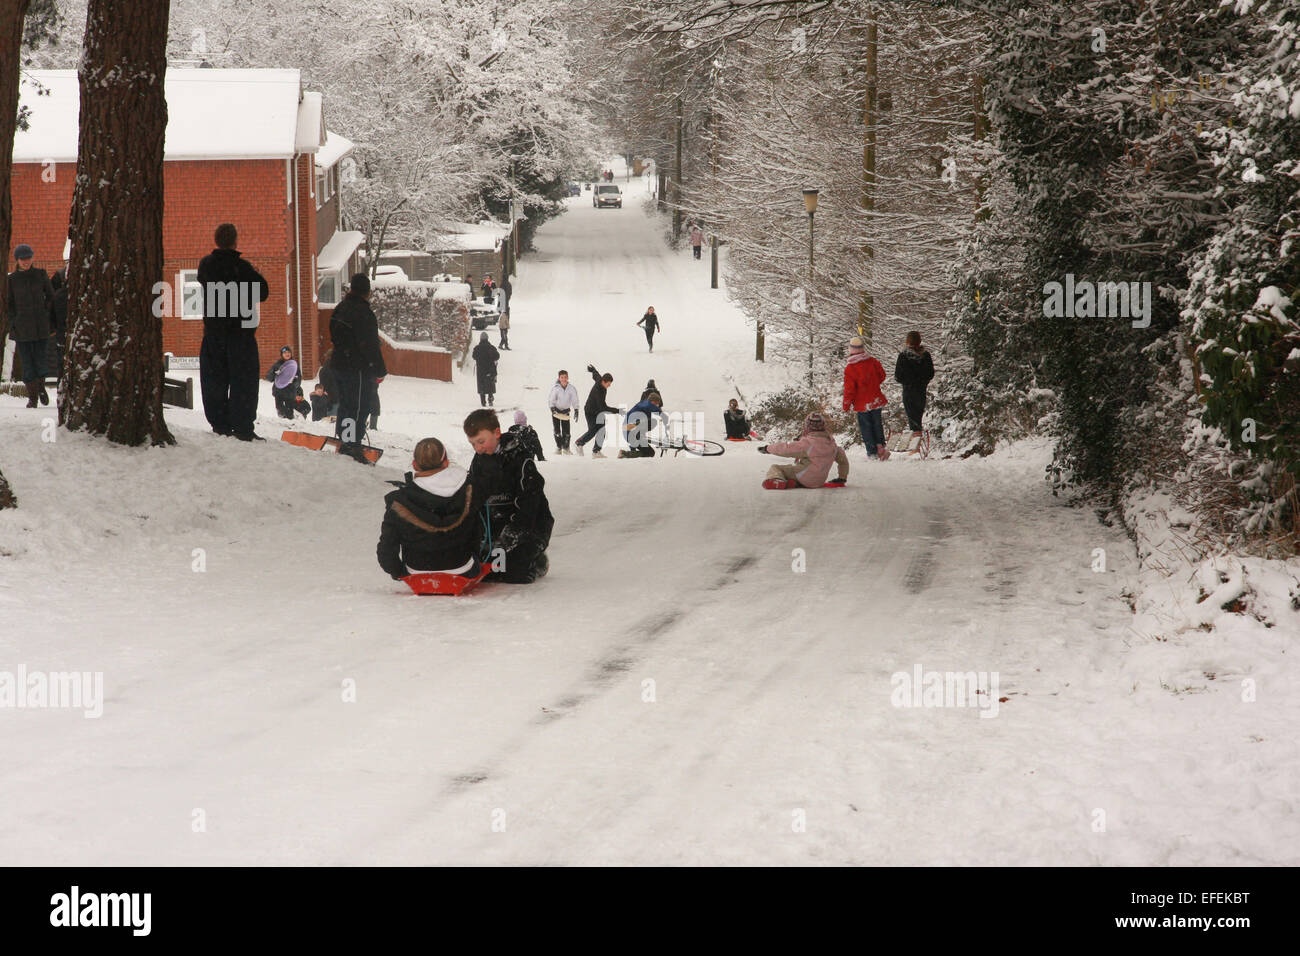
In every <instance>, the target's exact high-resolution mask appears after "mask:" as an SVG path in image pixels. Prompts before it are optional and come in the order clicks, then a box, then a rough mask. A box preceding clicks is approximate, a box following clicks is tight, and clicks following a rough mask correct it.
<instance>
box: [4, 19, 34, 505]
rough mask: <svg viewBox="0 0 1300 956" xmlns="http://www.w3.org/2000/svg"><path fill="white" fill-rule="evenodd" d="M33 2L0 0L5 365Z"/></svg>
mask: <svg viewBox="0 0 1300 956" xmlns="http://www.w3.org/2000/svg"><path fill="white" fill-rule="evenodd" d="M30 3H31V0H0V255H3V256H4V257H5V262H4V268H0V366H3V365H4V354H5V339H6V338H7V337H8V335H9V315H8V310H7V309H6V307H5V302H6V301H8V299H7V296H6V294H5V293H6V281H7V276H8V273H9V240H10V238H11V237H12V231H13V216H14V208H13V200H12V197H11V196H10V194H9V183H10V182H11V180H12V174H13V166H12V164H11V163H10V158H11V157H12V156H13V154H14V131H15V129H16V128H17V126H18V81H19V76H20V68H21V65H22V58H21V54H22V44H23V20H24V18H25V17H26V16H27V7H28V5H29V4H30ZM3 374H4V369H3V367H0V378H2V377H3ZM0 483H2V480H0ZM6 489H7V486H6ZM0 507H3V506H2V505H0Z"/></svg>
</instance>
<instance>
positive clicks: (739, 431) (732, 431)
mask: <svg viewBox="0 0 1300 956" xmlns="http://www.w3.org/2000/svg"><path fill="white" fill-rule="evenodd" d="M722 425H723V427H724V428H726V429H727V440H728V441H749V440H750V439H751V438H756V437H758V436H757V435H755V434H754V427H753V426H752V425H750V424H749V419H748V418H746V417H745V410H744V409H743V408H741V407H740V403H739V402H737V401H736V400H735V399H734V398H733V399H732V400H731V401H730V402H728V403H727V410H726V411H725V412H723V413H722Z"/></svg>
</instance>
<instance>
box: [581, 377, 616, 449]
mask: <svg viewBox="0 0 1300 956" xmlns="http://www.w3.org/2000/svg"><path fill="white" fill-rule="evenodd" d="M587 371H588V372H590V373H591V380H592V382H593V383H594V384H593V385H592V386H591V391H590V392H588V393H587V403H586V404H585V405H583V406H582V414H583V415H584V416H585V417H586V419H587V430H586V431H585V432H583V434H582V437H581V438H579V439H578V440H577V441H575V442H574V443H573V444H574V446H575V447H576V448H577V449H578V454H579V455H581V454H582V446H583V445H585V444H587V442H589V441H592V440H594V441H595V444H593V445H592V446H591V457H592V458H604V457H605V455H604V453H602V452H601V450H600V446H601V443H602V442H603V441H604V438H605V416H606V415H617V414H618V409H617V408H615V407H614V406H613V405H610V404H609V403H608V402H607V401H606V400H605V396H606V395H607V394H609V387H610V386H611V385H613V384H614V376H613V375H610V374H609V373H608V372H605V373H604V374H602V373H600V372H598V371H596V366H594V365H588V366H587Z"/></svg>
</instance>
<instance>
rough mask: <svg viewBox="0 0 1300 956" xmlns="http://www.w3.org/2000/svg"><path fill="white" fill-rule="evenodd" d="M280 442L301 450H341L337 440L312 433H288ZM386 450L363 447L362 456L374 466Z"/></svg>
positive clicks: (281, 437) (368, 446)
mask: <svg viewBox="0 0 1300 956" xmlns="http://www.w3.org/2000/svg"><path fill="white" fill-rule="evenodd" d="M280 441H284V442H288V443H289V444H290V445H297V446H298V447H299V448H310V449H311V450H312V451H321V450H322V449H324V448H325V446H327V445H328V446H329V447H330V448H333V449H334V450H335V451H338V450H339V446H340V444H341V443H340V442H339V440H338V439H337V438H329V437H327V436H325V435H313V434H311V433H310V432H295V431H286V432H285V433H284V434H282V435H281V436H280ZM383 453H384V450H383V449H382V448H374V447H372V446H370V445H362V446H361V454H362V455H364V456H365V459H366V461H368V462H370V463H371V464H372V465H373V464H374V463H375V462H377V461H379V459H380V456H382V455H383Z"/></svg>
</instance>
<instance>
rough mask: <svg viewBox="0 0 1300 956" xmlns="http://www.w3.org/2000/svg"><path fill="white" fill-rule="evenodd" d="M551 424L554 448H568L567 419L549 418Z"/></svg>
mask: <svg viewBox="0 0 1300 956" xmlns="http://www.w3.org/2000/svg"><path fill="white" fill-rule="evenodd" d="M551 424H552V426H553V427H554V428H555V447H556V448H568V447H569V420H568V419H567V418H556V417H555V416H554V415H552V416H551Z"/></svg>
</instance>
